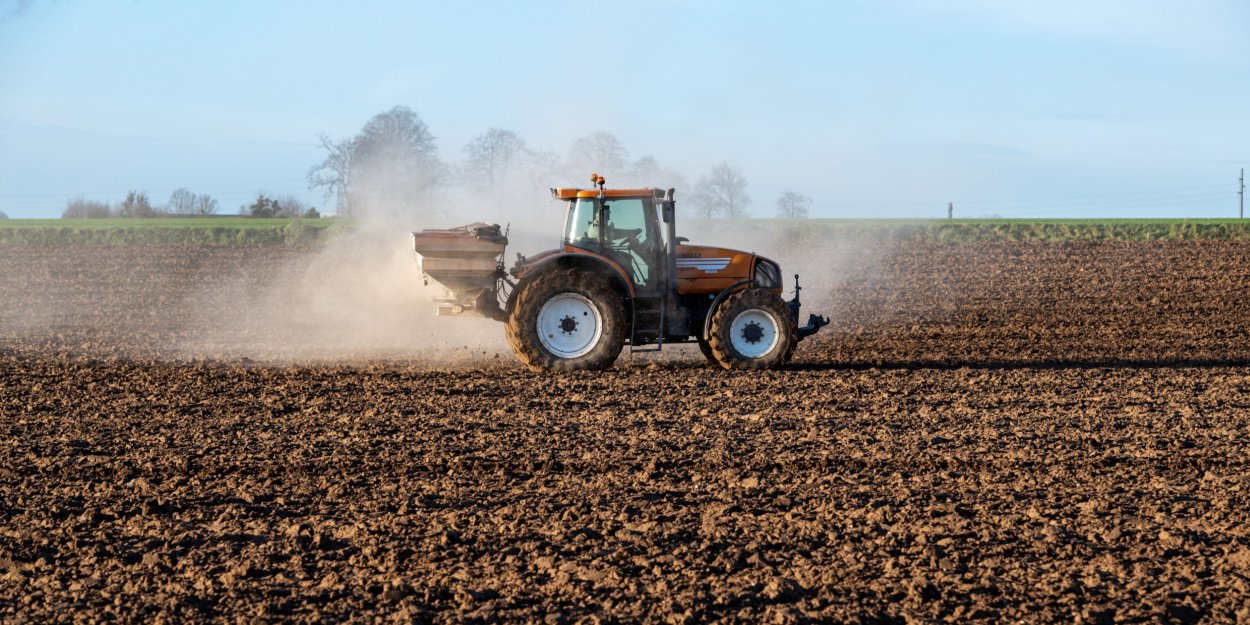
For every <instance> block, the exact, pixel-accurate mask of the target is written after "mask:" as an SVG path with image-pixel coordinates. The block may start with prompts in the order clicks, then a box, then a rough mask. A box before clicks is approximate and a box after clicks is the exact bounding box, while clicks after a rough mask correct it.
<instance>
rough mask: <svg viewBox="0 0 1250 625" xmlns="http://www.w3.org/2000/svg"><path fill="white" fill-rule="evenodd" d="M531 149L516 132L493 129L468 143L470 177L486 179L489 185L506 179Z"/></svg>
mask: <svg viewBox="0 0 1250 625" xmlns="http://www.w3.org/2000/svg"><path fill="white" fill-rule="evenodd" d="M528 151H529V150H528V149H527V148H526V147H525V140H523V139H521V137H519V136H518V135H517V134H516V133H515V132H512V131H511V130H504V129H502V128H491V129H490V130H487V131H486V132H484V133H482V134H480V135H478V136H476V137H474V138H473V140H471V141H469V143H468V145H466V146H464V153H465V156H466V157H467V160H466V161H465V167H464V169H465V173H466V174H467V175H468V177H469V179H470V180H477V179H479V178H484V179H485V180H484V182H485V183H487V184H491V183H494V182H496V181H505V180H507V179H508V178H509V174H510V173H512V171H513V169H514V167H515V166H516V165H517V164H518V161H519V160H520V159H521V158H522V157H523V156H524V155H525V153H526V152H528Z"/></svg>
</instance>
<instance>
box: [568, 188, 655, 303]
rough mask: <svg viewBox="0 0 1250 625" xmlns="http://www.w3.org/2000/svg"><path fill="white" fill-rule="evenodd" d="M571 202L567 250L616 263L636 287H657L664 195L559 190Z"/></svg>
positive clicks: (645, 190) (633, 192)
mask: <svg viewBox="0 0 1250 625" xmlns="http://www.w3.org/2000/svg"><path fill="white" fill-rule="evenodd" d="M555 195H556V197H560V196H561V195H569V196H571V197H563V198H561V199H566V200H568V209H567V215H566V217H565V224H564V236H563V239H562V240H561V243H562V244H563V246H564V247H565V248H572V249H567V250H566V251H575V250H581V251H585V252H590V253H592V254H597V255H599V256H602V257H604V258H606V259H607V260H609V261H611V262H612V263H614V264H616V265H617V266H618V267H619V268H620V269H621V270H622V273H624V274H625V275H626V276H627V277H628V278H629V279H630V281H632V282H633V285H634V288H635V289H638V290H643V291H651V290H655V289H657V288H658V287H659V286H660V285H659V282H660V280H659V276H660V274H661V271H662V266H663V251H664V245H663V241H662V240H661V237H660V228H659V224H658V222H657V219H656V200H657V199H662V195H660V192H658V191H655V192H653V191H652V190H651V189H641V190H620V191H617V190H612V191H605V192H602V193H598V192H595V191H576V190H572V189H570V190H567V191H566V190H564V189H556V190H555Z"/></svg>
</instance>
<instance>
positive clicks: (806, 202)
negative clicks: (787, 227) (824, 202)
mask: <svg viewBox="0 0 1250 625" xmlns="http://www.w3.org/2000/svg"><path fill="white" fill-rule="evenodd" d="M811 205H812V198H810V197H808V196H806V195H803V194H802V193H795V192H794V191H786V192H785V193H782V194H781V197H779V198H777V216H778V217H784V218H786V219H807V213H808V209H809V208H811Z"/></svg>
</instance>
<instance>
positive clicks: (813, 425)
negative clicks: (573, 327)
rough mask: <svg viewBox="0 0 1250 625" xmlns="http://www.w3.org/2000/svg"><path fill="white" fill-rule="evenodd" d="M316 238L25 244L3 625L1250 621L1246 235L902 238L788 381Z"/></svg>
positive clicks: (858, 284)
mask: <svg viewBox="0 0 1250 625" xmlns="http://www.w3.org/2000/svg"><path fill="white" fill-rule="evenodd" d="M299 254H300V253H299V252H294V251H290V250H287V249H284V248H276V247H273V248H265V247H261V248H225V247H222V248H214V247H203V248H189V247H171V248H162V247H132V248H117V247H84V248H77V249H66V248H43V247H35V246H10V247H0V621H6V622H53V621H73V622H99V621H110V620H119V621H129V622H195V621H223V620H224V621H246V622H270V621H297V622H326V621H343V620H351V621H359V622H379V621H381V622H449V623H459V622H501V621H502V622H532V623H597V622H658V623H702V622H724V623H729V622H734V623H759V622H772V623H791V622H937V621H951V622H968V621H981V622H1003V621H1008V620H1021V621H1028V622H1073V621H1080V622H1089V621H1093V622H1168V621H1171V622H1193V621H1200V620H1201V621H1206V622H1229V623H1232V622H1246V621H1247V620H1250V523H1248V521H1250V471H1248V466H1247V465H1248V462H1247V456H1248V454H1247V451H1248V450H1250V308H1248V307H1247V305H1246V299H1247V295H1248V294H1250V262H1247V261H1246V258H1247V255H1250V244H1245V243H1233V242H1167V243H1163V242H1135V243H1116V242H1106V243H1098V244H1093V243H1089V244H1084V243H1001V244H1000V243H979V244H918V243H898V244H891V245H890V246H888V247H885V248H883V249H880V250H877V251H876V253H874V254H873V255H872V257H871V258H864V259H863V262H862V263H858V262H857V261H855V260H854V259H852V260H849V261H845V262H840V263H839V264H838V265H839V266H837V267H836V271H831V272H830V273H831V274H836V275H829V276H824V277H816V276H813V274H812V272H813V269H812V268H810V267H805V268H804V272H805V277H806V278H807V279H806V283H807V284H808V285H809V287H808V289H806V290H805V291H804V296H805V300H806V301H807V302H808V304H809V308H811V309H813V311H823V312H826V313H829V314H830V316H831V317H833V319H834V323H833V324H832V325H831V326H830V327H829V328H826V329H825V330H824V331H822V333H821V334H819V335H817V336H816V337H814V338H813V339H810V340H809V341H807V342H805V343H804V344H802V345H800V347H799V349H798V351H797V353H796V362H795V364H794V366H793V367H792V368H790V369H787V370H782V371H773V372H767V373H740V372H727V371H722V370H719V369H716V368H712V367H709V366H706V365H704V364H703V363H702V362H701V358H702V357H701V356H700V355H699V353H698V351H697V350H696V349H691V348H681V349H674V350H667V351H666V352H665V355H664V357H663V358H652V357H644V356H641V355H638V356H633V357H630V356H629V355H628V354H627V355H625V356H622V359H621V360H620V361H619V362H618V364H617V366H616V368H615V369H613V370H611V371H608V372H601V373H586V374H566V375H550V374H536V373H531V372H528V371H525V370H523V369H521V368H520V367H519V366H518V365H517V364H516V363H515V360H514V359H513V358H512V357H511V356H510V354H509V353H508V352H507V351H506V344H505V343H504V341H503V338H502V329H501V328H500V327H499V326H498V325H494V324H491V323H490V322H485V323H484V324H478V323H474V322H470V321H466V320H442V319H431V318H429V317H428V316H427V314H428V312H427V311H425V310H419V309H418V308H416V307H415V306H414V307H413V308H411V309H404V310H398V311H391V310H386V307H384V306H377V305H373V304H371V302H373V300H370V299H369V297H367V293H366V292H365V291H358V290H352V289H347V288H346V287H344V289H345V290H342V291H335V290H334V289H331V290H330V291H329V292H320V293H319V294H318V295H317V296H316V297H312V296H309V295H308V292H307V291H304V290H295V291H292V293H294V294H292V295H289V297H288V296H283V297H278V298H274V297H269V296H267V295H266V294H270V293H275V292H280V291H283V289H286V288H287V287H289V286H291V285H292V284H296V283H299V282H300V281H301V280H305V279H306V276H303V275H302V274H298V275H297V274H293V273H291V272H289V271H284V270H281V268H282V267H286V266H289V265H290V263H291V262H292V261H296V262H298V261H300V257H299ZM778 257H779V258H783V259H784V257H783V256H778ZM313 282H316V281H315V280H314V281H313ZM822 282H823V283H822ZM356 286H357V287H358V286H359V285H356ZM353 288H355V287H353ZM338 300H352V301H354V302H356V303H357V304H358V305H363V306H364V307H366V308H369V307H370V306H372V308H374V309H375V310H374V312H375V313H376V317H374V319H375V320H377V319H384V320H385V323H383V322H381V321H378V322H376V323H370V322H369V319H368V317H366V319H365V321H363V322H362V321H359V320H357V319H356V315H354V314H352V313H353V311H354V309H352V308H351V307H338V308H335V312H334V313H332V314H331V313H329V312H325V311H328V310H329V309H330V308H332V306H331V304H332V303H334V302H336V301H338ZM414 301H415V300H414ZM339 303H341V302H339ZM396 319H399V323H393V322H394V321H395V320H396ZM279 321H280V322H279ZM437 324H450V325H437ZM336 328H341V329H342V331H336V330H335V329H336ZM348 335H350V337H349V336H348ZM466 346H467V347H466Z"/></svg>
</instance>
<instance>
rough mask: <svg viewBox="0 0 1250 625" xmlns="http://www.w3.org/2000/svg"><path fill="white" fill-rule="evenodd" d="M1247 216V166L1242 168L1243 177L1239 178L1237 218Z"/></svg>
mask: <svg viewBox="0 0 1250 625" xmlns="http://www.w3.org/2000/svg"><path fill="white" fill-rule="evenodd" d="M1245 216H1246V168H1244V167H1242V168H1241V177H1240V178H1238V179H1237V219H1245Z"/></svg>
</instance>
